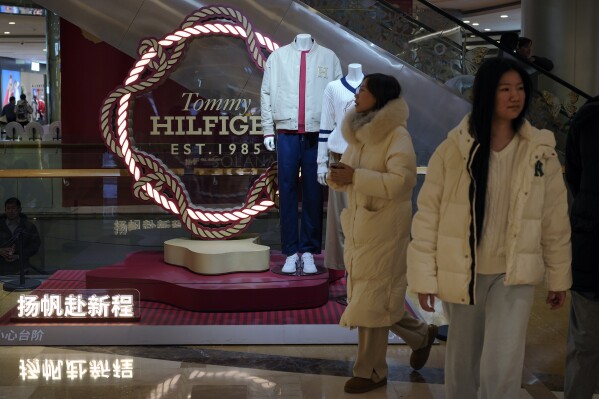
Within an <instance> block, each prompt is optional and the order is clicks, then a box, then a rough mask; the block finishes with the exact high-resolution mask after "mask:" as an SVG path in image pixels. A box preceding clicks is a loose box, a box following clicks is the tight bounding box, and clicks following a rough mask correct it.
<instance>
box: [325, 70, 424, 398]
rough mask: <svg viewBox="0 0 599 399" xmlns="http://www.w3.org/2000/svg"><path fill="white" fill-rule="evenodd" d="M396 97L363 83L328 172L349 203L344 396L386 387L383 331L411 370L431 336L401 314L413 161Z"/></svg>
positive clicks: (388, 81)
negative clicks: (354, 342) (350, 363)
mask: <svg viewBox="0 0 599 399" xmlns="http://www.w3.org/2000/svg"><path fill="white" fill-rule="evenodd" d="M400 92H401V86H400V85H399V83H398V82H397V80H396V79H395V78H394V77H392V76H387V75H382V74H372V75H368V76H366V77H365V78H364V80H363V82H362V85H361V87H360V89H359V90H358V92H357V94H356V107H355V110H351V111H349V112H348V114H347V115H346V117H345V120H344V122H343V126H342V131H343V136H344V138H345V139H346V141H347V142H348V147H347V150H346V151H345V153H344V154H343V157H342V158H341V162H340V163H339V164H338V165H337V167H334V166H335V165H333V166H332V168H331V169H330V172H329V180H328V182H329V184H330V186H331V187H332V188H333V189H334V190H337V191H345V192H347V194H348V199H349V205H348V207H347V208H346V209H344V210H343V211H342V213H341V226H342V228H343V233H344V235H345V243H344V261H345V267H346V269H347V273H348V279H347V280H348V283H347V298H348V301H349V303H348V306H347V308H346V309H345V312H344V313H343V315H342V316H341V321H340V324H341V325H342V326H344V327H358V334H359V338H358V356H357V359H356V363H355V365H354V378H352V379H350V380H349V381H348V382H347V383H346V384H345V391H346V392H351V393H360V392H367V391H370V390H372V389H374V388H377V387H379V386H383V385H385V384H386V381H387V380H386V377H387V363H386V361H385V355H386V350H387V340H388V333H389V330H390V329H391V331H393V332H394V333H395V334H397V335H399V336H400V337H402V338H403V339H404V340H405V341H406V343H407V344H408V345H409V346H410V347H411V348H412V349H413V350H414V352H413V354H412V357H411V359H410V364H411V365H412V367H413V368H415V369H419V368H421V367H423V366H424V363H426V360H427V358H428V354H429V352H430V347H431V344H432V342H433V340H434V338H435V335H436V326H430V327H429V326H427V325H426V324H425V323H423V322H421V321H419V320H416V319H415V318H413V317H412V316H410V315H409V314H407V313H406V311H405V310H404V295H405V291H406V248H407V245H408V242H409V229H410V223H411V217H412V188H413V187H414V185H415V183H416V155H415V153H414V148H413V146H412V140H411V138H410V135H409V133H408V131H407V130H406V125H407V119H408V107H407V104H406V103H405V101H404V100H403V99H402V98H399V95H400Z"/></svg>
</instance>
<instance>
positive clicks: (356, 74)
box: [345, 64, 364, 87]
mask: <svg viewBox="0 0 599 399" xmlns="http://www.w3.org/2000/svg"><path fill="white" fill-rule="evenodd" d="M363 79H364V73H363V72H362V65H360V64H349V65H348V66H347V76H346V77H345V80H346V81H347V83H349V84H350V85H351V86H353V87H358V85H359V84H360V83H362V80H363Z"/></svg>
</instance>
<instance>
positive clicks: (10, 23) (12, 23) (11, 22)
mask: <svg viewBox="0 0 599 399" xmlns="http://www.w3.org/2000/svg"><path fill="white" fill-rule="evenodd" d="M15 23H16V22H13V21H10V22H9V23H8V24H9V25H14V24H15Z"/></svg>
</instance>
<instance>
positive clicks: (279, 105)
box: [260, 40, 342, 136]
mask: <svg viewBox="0 0 599 399" xmlns="http://www.w3.org/2000/svg"><path fill="white" fill-rule="evenodd" d="M300 62H301V51H300V50H299V49H298V48H297V45H296V43H295V40H294V41H293V42H292V43H290V44H288V45H286V46H283V47H280V48H279V49H277V50H275V51H274V52H273V53H272V54H271V55H270V56H269V57H268V60H266V66H265V68H264V77H263V79H262V88H261V89H260V106H261V116H262V131H263V133H264V135H265V136H270V135H273V134H274V132H275V127H276V129H285V130H297V128H298V110H299V80H300ZM341 75H342V72H341V64H340V63H339V59H338V58H337V56H336V55H335V53H334V52H333V51H331V50H329V49H328V48H326V47H322V46H320V45H319V44H317V43H316V41H314V42H313V44H312V48H311V49H310V52H309V53H307V54H306V102H305V129H306V132H318V131H319V130H320V113H321V110H322V94H323V93H324V89H325V87H326V86H327V84H328V83H329V82H332V81H333V80H336V79H339V78H341Z"/></svg>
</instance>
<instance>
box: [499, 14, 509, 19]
mask: <svg viewBox="0 0 599 399" xmlns="http://www.w3.org/2000/svg"><path fill="white" fill-rule="evenodd" d="M507 17H508V16H507V15H505V14H503V15H500V16H499V18H507Z"/></svg>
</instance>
